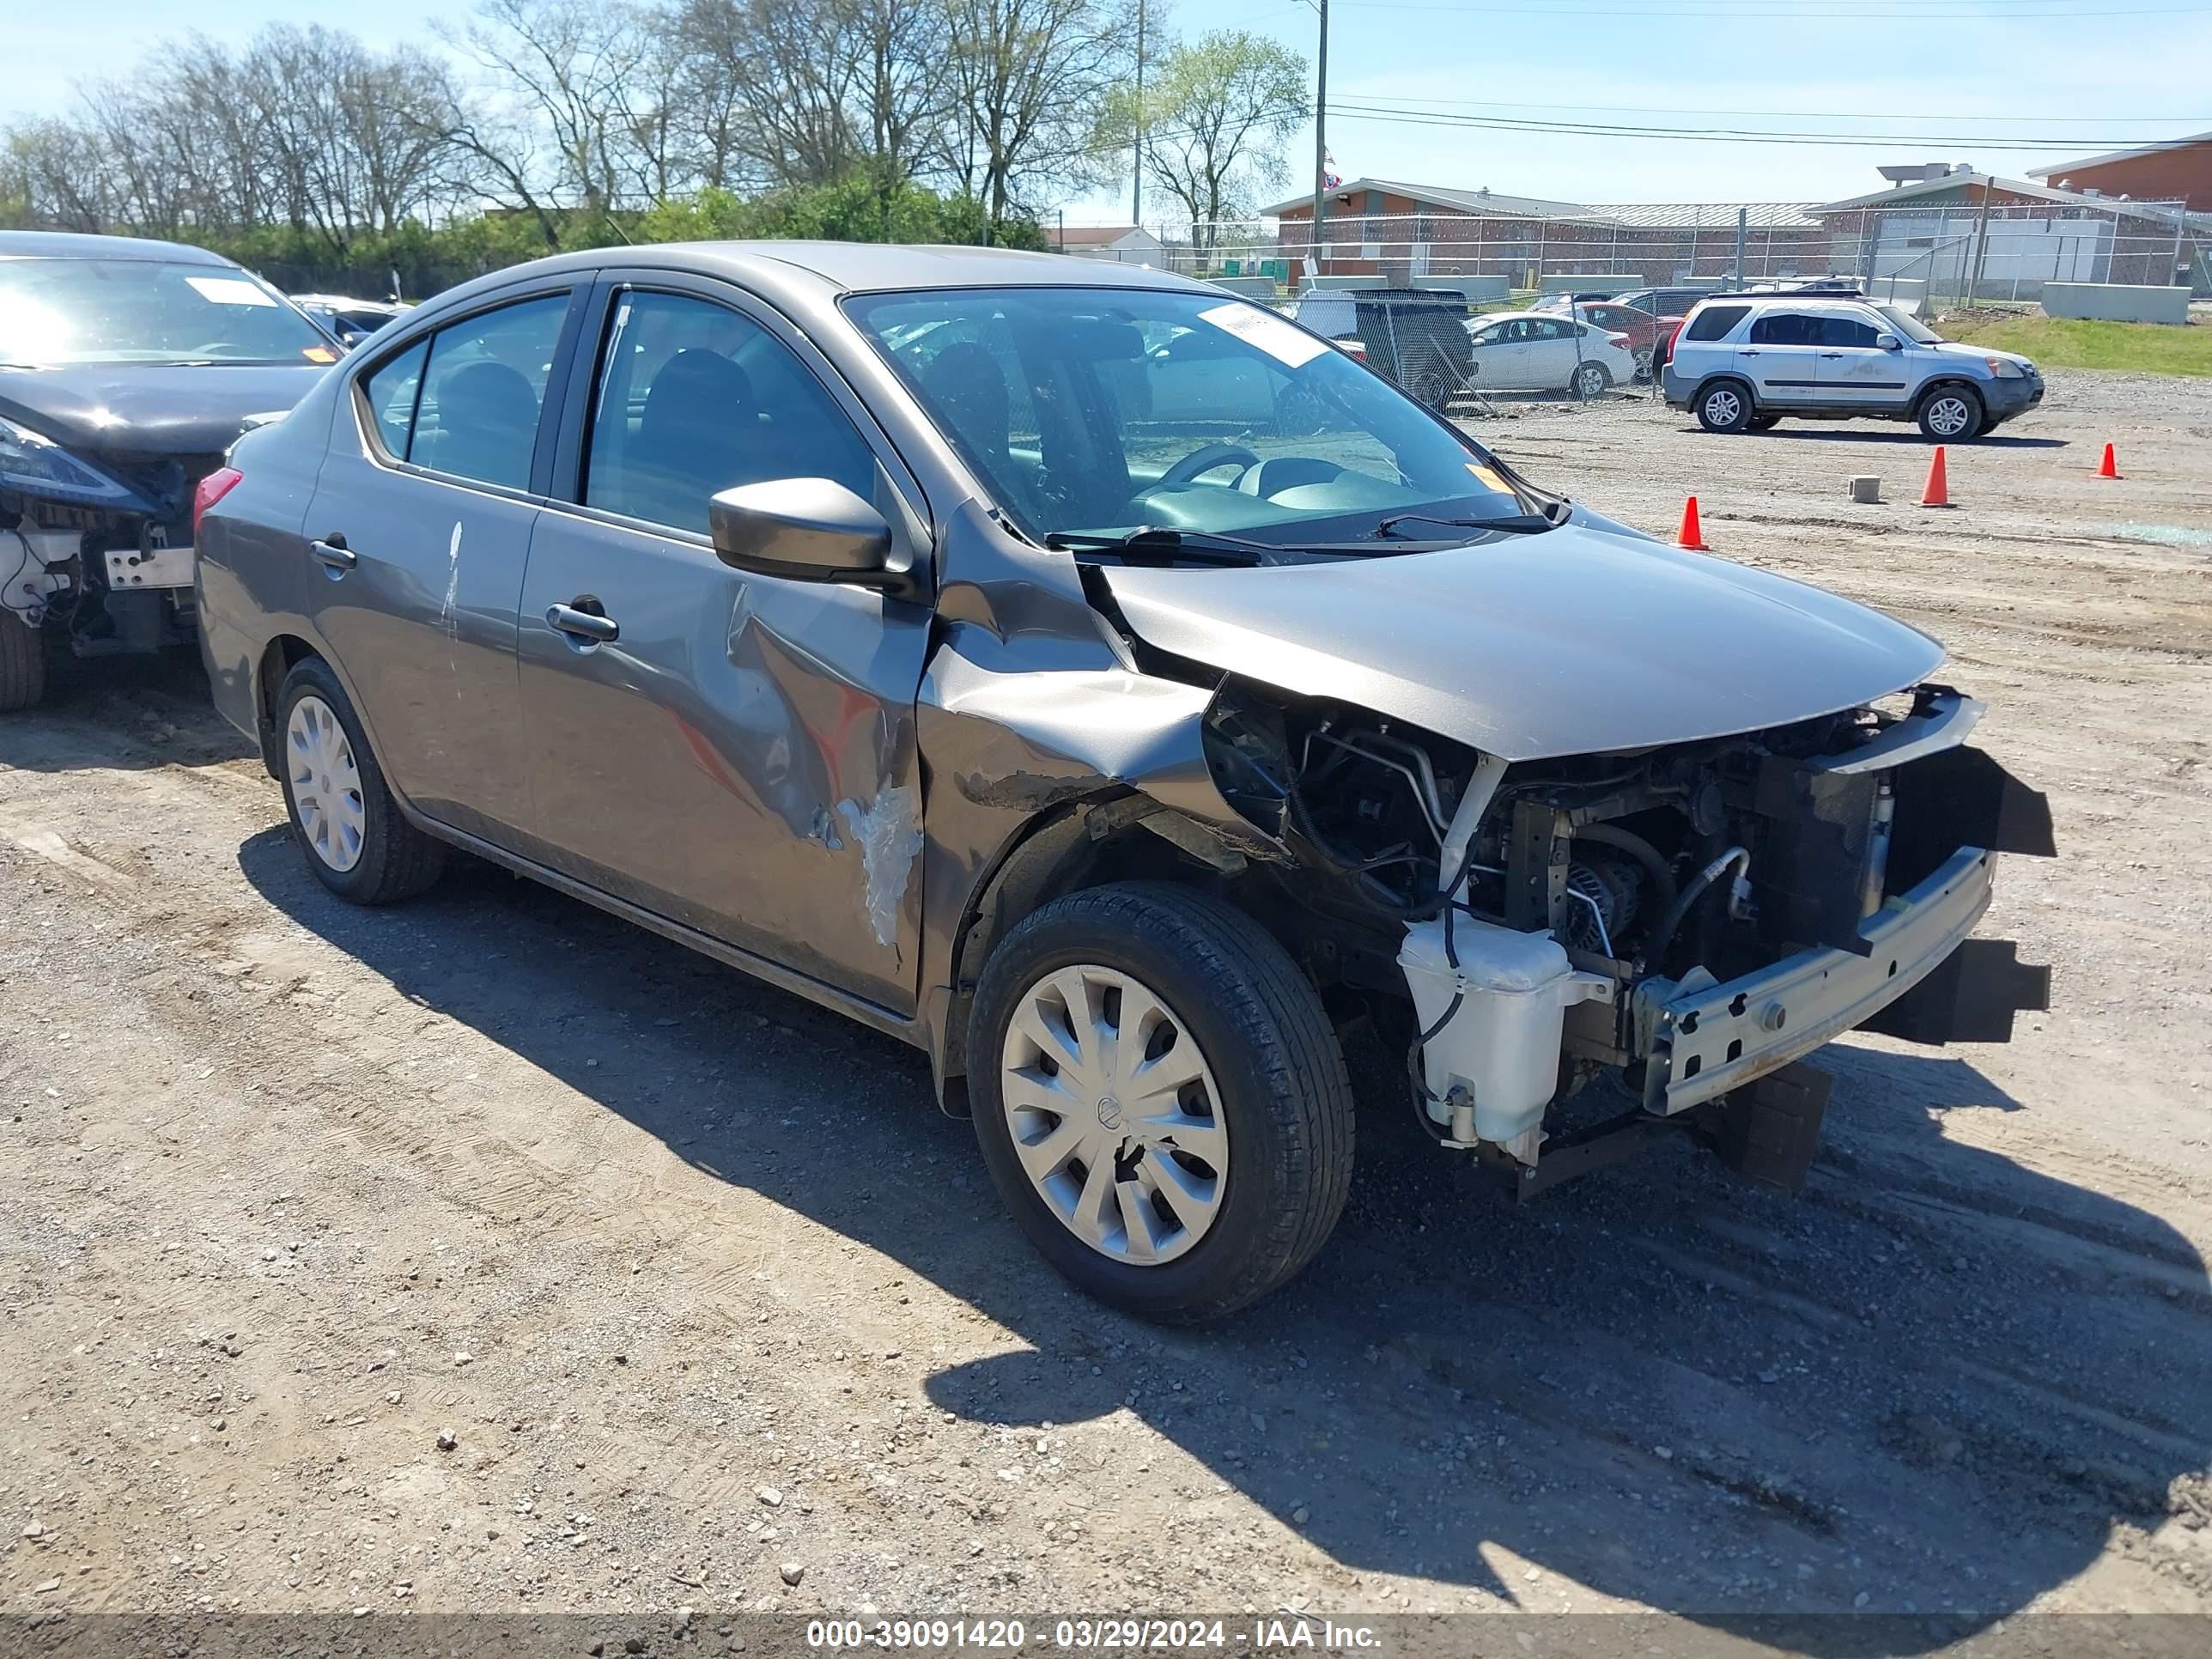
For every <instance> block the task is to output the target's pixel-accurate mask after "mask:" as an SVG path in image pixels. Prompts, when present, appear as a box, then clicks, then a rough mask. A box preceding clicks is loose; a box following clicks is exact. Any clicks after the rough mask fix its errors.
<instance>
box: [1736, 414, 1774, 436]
mask: <svg viewBox="0 0 2212 1659" xmlns="http://www.w3.org/2000/svg"><path fill="white" fill-rule="evenodd" d="M1781 424H1782V417H1781V416H1779V415H1754V416H1752V417H1751V418H1750V419H1749V420H1747V421H1746V422H1744V423H1743V429H1744V430H1745V431H1747V432H1771V431H1773V430H1774V428H1776V427H1778V426H1780V425H1781Z"/></svg>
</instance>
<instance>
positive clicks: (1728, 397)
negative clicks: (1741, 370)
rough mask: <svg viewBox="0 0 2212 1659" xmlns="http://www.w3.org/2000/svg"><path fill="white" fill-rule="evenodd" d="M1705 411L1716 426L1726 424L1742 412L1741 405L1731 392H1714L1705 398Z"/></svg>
mask: <svg viewBox="0 0 2212 1659" xmlns="http://www.w3.org/2000/svg"><path fill="white" fill-rule="evenodd" d="M1705 413H1706V415H1707V416H1710V417H1711V420H1712V422H1713V424H1715V425H1716V426H1726V425H1728V424H1729V422H1732V421H1734V420H1735V417H1736V416H1739V415H1741V414H1742V413H1743V405H1742V404H1741V403H1739V402H1738V401H1737V400H1736V395H1735V392H1715V393H1713V395H1712V396H1711V397H1710V398H1706V399H1705Z"/></svg>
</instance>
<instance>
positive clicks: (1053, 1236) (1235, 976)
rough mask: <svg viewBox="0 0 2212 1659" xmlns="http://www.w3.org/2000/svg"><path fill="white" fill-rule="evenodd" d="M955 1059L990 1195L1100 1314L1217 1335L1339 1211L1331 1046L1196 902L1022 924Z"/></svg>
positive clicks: (1345, 1176)
mask: <svg viewBox="0 0 2212 1659" xmlns="http://www.w3.org/2000/svg"><path fill="white" fill-rule="evenodd" d="M968 1053H969V1098H970V1101H971V1103H972V1104H973V1107H974V1112H975V1137H976V1139H977V1141H978V1142H979V1143H980V1144H981V1148H982V1152H983V1160H984V1163H985V1164H986V1165H987V1167H988V1168H989V1170H990V1173H991V1179H992V1182H993V1183H994V1185H995V1186H996V1187H997V1188H998V1189H999V1194H1000V1197H1001V1198H1002V1199H1003V1200H1005V1201H1006V1206H1007V1207H1008V1208H1009V1209H1010V1210H1011V1211H1012V1214H1013V1218H1014V1220H1015V1223H1016V1225H1018V1226H1019V1227H1020V1228H1021V1230H1022V1232H1023V1233H1024V1236H1025V1237H1027V1238H1028V1239H1029V1241H1030V1243H1031V1244H1033V1245H1034V1246H1036V1249H1037V1250H1038V1251H1039V1252H1040V1253H1041V1254H1042V1255H1043V1256H1044V1257H1045V1259H1046V1260H1047V1261H1050V1262H1051V1263H1052V1265H1053V1266H1054V1267H1056V1268H1058V1269H1059V1270H1060V1273H1063V1274H1064V1275H1066V1277H1067V1278H1068V1279H1071V1280H1072V1281H1073V1282H1074V1283H1075V1284H1076V1285H1079V1287H1080V1288H1082V1289H1083V1290H1085V1291H1088V1292H1089V1293H1090V1294H1091V1295H1092V1296H1095V1297H1097V1298H1098V1299H1099V1300H1101V1301H1103V1302H1107V1303H1110V1304H1113V1305H1115V1307H1118V1308H1121V1309H1124V1310H1127V1311H1128V1312H1130V1313H1133V1314H1138V1315H1140V1316H1144V1317H1146V1318H1149V1319H1158V1320H1164V1321H1167V1322H1173V1323H1178V1324H1190V1323H1196V1322H1200V1321H1203V1320H1207V1319H1213V1318H1218V1317H1220V1316H1223V1315H1225V1314H1228V1313H1231V1312H1233V1311H1235V1310H1237V1309H1238V1308H1241V1307H1243V1306H1244V1305H1245V1304H1248V1303H1250V1302H1253V1301H1255V1300H1256V1299H1258V1298H1259V1297H1262V1296H1265V1295H1266V1294H1267V1292H1269V1291H1273V1290H1274V1289H1276V1288H1277V1287H1278V1286H1279V1285H1282V1284H1283V1283H1285V1281H1286V1280H1288V1279H1290V1278H1291V1276H1292V1275H1294V1274H1295V1273H1297V1272H1298V1270H1299V1269H1300V1268H1302V1267H1304V1266H1305V1265H1306V1263H1307V1262H1308V1261H1310V1260H1311V1259H1312V1258H1313V1256H1314V1255H1315V1253H1316V1251H1318V1250H1319V1249H1321V1246H1322V1243H1323V1242H1324V1241H1325V1240H1326V1239H1327V1238H1328V1234H1329V1231H1330V1230H1331V1229H1332V1228H1333V1227H1334V1225H1336V1218H1337V1216H1338V1214H1339V1212H1340V1211H1341V1210H1342V1209H1343V1207H1344V1198H1345V1193H1346V1189H1347V1188H1348V1187H1349V1185H1350V1182H1351V1176H1352V1091H1351V1085H1350V1084H1349V1083H1348V1082H1347V1080H1346V1077H1345V1070H1344V1058H1343V1055H1342V1054H1341V1053H1340V1051H1339V1049H1338V1048H1337V1042H1336V1034H1335V1031H1334V1029H1333V1028H1332V1027H1331V1025H1330V1024H1329V1020H1328V1015H1327V1013H1326V1012H1324V1011H1323V1010H1322V1005H1321V999H1320V997H1319V996H1318V995H1317V994H1316V993H1315V991H1314V988H1313V987H1312V985H1311V984H1310V982H1309V981H1307V980H1306V978H1305V976H1304V975H1303V974H1302V973H1300V972H1299V971H1298V969H1297V964H1296V963H1293V962H1292V961H1291V958H1290V957H1289V956H1288V955H1287V954H1286V953H1285V951H1284V950H1283V948H1282V946H1281V945H1278V944H1277V943H1276V942H1275V941H1274V939H1273V938H1272V937H1270V936H1269V935H1268V933H1267V932H1266V931H1265V930H1264V929H1263V928H1261V927H1260V926H1259V924H1258V923H1256V922H1255V921H1252V920H1251V918H1250V917H1249V916H1247V915H1244V914H1243V912H1242V911H1239V910H1237V909H1235V908H1231V906H1229V905H1227V904H1225V903H1224V902H1221V901H1220V900H1218V899H1216V898H1213V897H1212V896H1208V895H1206V894H1203V893H1199V892H1196V891H1194V890H1189V889H1186V888H1181V887H1176V886H1173V885H1170V884H1158V883H1138V882H1133V883H1127V884H1118V885H1115V886H1110V887H1099V888H1093V889H1090V890H1086V891H1084V892H1079V893H1073V894H1070V895H1068V896H1066V897H1065V898H1060V899H1056V900H1054V901H1053V902H1051V903H1049V904H1048V905H1046V906H1044V907H1043V908H1041V909H1039V910H1038V911H1036V913H1035V914H1034V915H1030V917H1028V918H1027V919H1026V920H1025V921H1023V922H1022V923H1021V924H1020V925H1019V926H1018V927H1016V928H1015V929H1014V930H1013V931H1012V933H1009V934H1008V935H1007V936H1006V939H1005V940H1004V941H1002V942H1001V943H1000V945H999V946H998V948H997V949H996V950H995V951H993V953H992V955H991V957H990V960H989V962H988V963H986V964H985V967H984V969H983V975H982V980H981V983H980V984H979V985H978V986H977V987H976V996H975V1012H974V1015H973V1017H972V1022H971V1024H970V1026H969V1047H968Z"/></svg>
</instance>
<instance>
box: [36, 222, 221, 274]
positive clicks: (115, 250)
mask: <svg viewBox="0 0 2212 1659" xmlns="http://www.w3.org/2000/svg"><path fill="white" fill-rule="evenodd" d="M0 259H161V260H166V261H167V262H169V263H170V264H181V265H226V266H229V267H230V268H232V269H236V268H237V267H236V261H234V260H231V259H226V258H223V257H222V255H221V254H220V253H210V252H208V250H207V249H205V248H204V247H194V246H191V244H190V243H189V242H157V241H155V240H153V239H152V238H151V237H147V236H91V235H86V234H82V233H80V232H76V231H69V230H0Z"/></svg>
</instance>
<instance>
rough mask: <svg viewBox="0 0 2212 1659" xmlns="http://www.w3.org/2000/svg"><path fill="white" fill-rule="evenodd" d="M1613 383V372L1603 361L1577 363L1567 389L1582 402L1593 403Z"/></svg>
mask: <svg viewBox="0 0 2212 1659" xmlns="http://www.w3.org/2000/svg"><path fill="white" fill-rule="evenodd" d="M1612 385H1613V374H1612V373H1611V371H1609V370H1608V369H1607V368H1606V366H1605V365H1604V364H1603V363H1588V362H1585V363H1577V365H1576V366H1575V372H1574V375H1573V377H1572V378H1571V380H1568V382H1567V390H1568V391H1569V392H1571V393H1572V394H1573V395H1574V396H1575V397H1577V398H1580V399H1581V400H1582V401H1583V403H1586V404H1587V403H1595V401H1596V400H1597V399H1598V398H1602V397H1603V396H1605V394H1606V392H1607V389H1608V388H1610V387H1611V386H1612Z"/></svg>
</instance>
